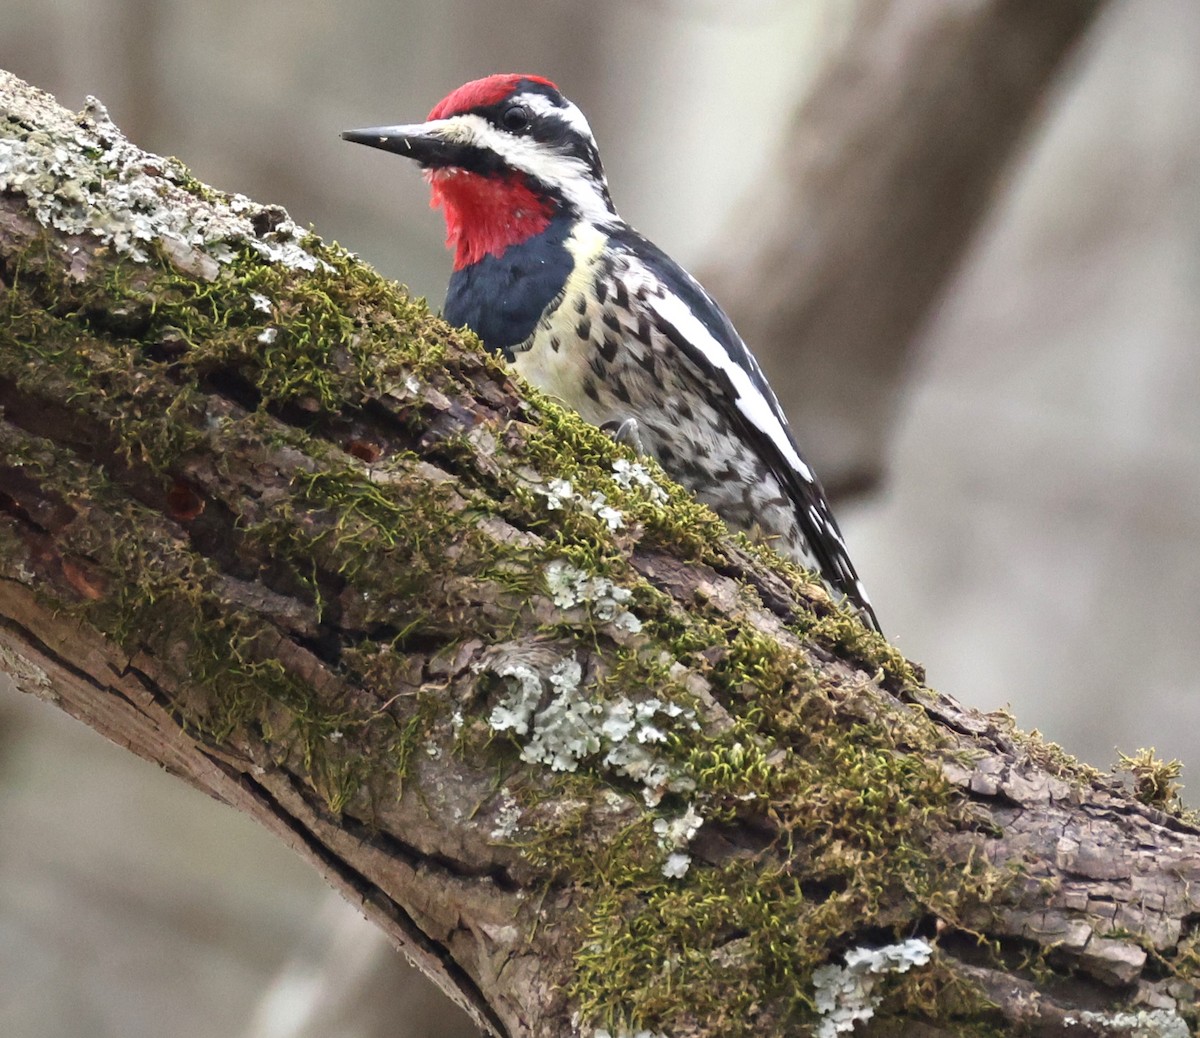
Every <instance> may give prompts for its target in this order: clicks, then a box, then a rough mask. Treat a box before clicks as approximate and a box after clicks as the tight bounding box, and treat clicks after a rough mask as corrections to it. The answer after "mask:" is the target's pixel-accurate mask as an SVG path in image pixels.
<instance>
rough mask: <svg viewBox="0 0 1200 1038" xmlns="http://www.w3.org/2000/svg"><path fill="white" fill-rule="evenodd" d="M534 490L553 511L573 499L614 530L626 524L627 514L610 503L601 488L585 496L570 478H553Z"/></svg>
mask: <svg viewBox="0 0 1200 1038" xmlns="http://www.w3.org/2000/svg"><path fill="white" fill-rule="evenodd" d="M534 490H535V491H536V492H537V493H539V494H541V495H542V496H543V497H544V498H545V499H546V507H547V508H549V509H550V510H551V511H558V510H560V509H562V508H563V507H564V506H565V505H566V503H567V502H568V501H573V502H575V504H577V505H578V506H579V507H580V508H582V509H583V510H584V511H585V512H587V513H588V514H589V515H594V516H595V517H596V518H597V519H599V520H600V521H601V522H603V523H604V525H605V526H607V527H608V528H609V529H610V530H613V531H614V532H615V531H616V530H620V529H622V528H623V527H624V526H625V516H623V515H622V514H621V512H620V510H619V509H617V508H614V507H613V506H612V505H610V504H609V503H608V497H607V496H606V495H604V494H602V493H601V492H600V491H599V490H595V491H593V492H592V493H591V494H590V495H589V496H587V497H584V496H583V495H582V494H581V493H579V491H577V490H576V489H575V487H574V485H573V484H572V483H571V481H570V480H569V479H552V480H550V481H548V482H547V483H546V484H545V486H535V487H534Z"/></svg>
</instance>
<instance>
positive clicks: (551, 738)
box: [481, 653, 696, 806]
mask: <svg viewBox="0 0 1200 1038" xmlns="http://www.w3.org/2000/svg"><path fill="white" fill-rule="evenodd" d="M481 669H485V670H488V671H490V672H491V673H493V674H496V675H497V676H499V677H501V678H504V679H505V681H506V691H505V693H504V695H503V696H502V697H501V699H500V701H499V702H498V703H497V704H496V705H495V706H494V707H493V708H492V711H491V714H490V715H489V716H488V724H489V726H490V727H491V729H492V730H493V731H495V732H511V733H512V734H513V735H514V736H516V737H517V740H518V742H519V744H520V746H521V759H522V760H524V761H527V762H529V763H530V764H544V765H546V766H547V767H549V768H551V769H552V770H554V771H576V770H577V769H578V768H579V765H580V764H581V763H582V762H583V761H585V760H589V759H594V760H595V761H596V763H597V764H598V765H599V767H601V768H602V769H609V770H611V771H612V772H613V773H614V774H616V775H619V776H623V777H626V778H631V779H633V780H634V781H635V782H638V783H640V784H641V786H642V798H643V799H644V800H645V802H646V803H647V804H649V805H650V806H655V805H656V804H658V803H659V802H660V801H661V800H662V798H663V796H664V795H665V794H667V793H678V792H691V791H692V790H693V789H694V788H695V782H694V781H693V780H692V779H691V778H689V777H688V776H686V775H684V774H683V773H682V772H681V771H680V769H679V768H678V767H677V766H675V765H673V764H672V763H671V762H670V761H668V760H667V759H666V758H665V757H663V756H662V755H661V754H660V753H659V752H657V750H656V746H657V745H658V744H659V743H662V742H663V741H665V739H666V728H667V727H669V726H670V725H672V724H678V723H683V724H687V725H688V726H689V727H694V726H695V724H696V721H695V714H694V712H693V711H692V710H690V709H686V708H684V707H681V706H679V705H678V704H676V703H669V702H664V701H662V700H660V699H658V698H656V697H653V696H647V697H646V698H645V699H640V700H633V699H629V698H627V697H625V696H618V697H617V698H615V699H608V700H605V699H598V698H596V697H595V696H594V695H592V693H591V690H590V689H589V688H588V687H587V686H586V685H585V684H584V681H583V668H582V666H581V665H580V663H579V661H578V660H577V659H576V658H575V655H574V654H573V653H572V654H571V655H570V656H566V657H563V658H560V659H557V660H555V661H554V662H553V663H551V664H549V665H548V666H545V665H541V664H539V663H537V662H534V661H532V660H529V659H523V658H521V657H520V656H519V655H518V656H516V657H514V658H509V659H503V658H500V659H495V658H493V659H492V660H490V661H489V662H488V663H486V664H484V665H483V667H482V668H481Z"/></svg>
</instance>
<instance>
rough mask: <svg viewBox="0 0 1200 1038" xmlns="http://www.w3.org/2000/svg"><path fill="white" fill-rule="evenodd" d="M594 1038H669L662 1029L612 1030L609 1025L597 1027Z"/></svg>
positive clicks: (593, 1033)
mask: <svg viewBox="0 0 1200 1038" xmlns="http://www.w3.org/2000/svg"><path fill="white" fill-rule="evenodd" d="M592 1038H667V1036H666V1035H665V1034H663V1033H662V1031H624V1030H617V1031H610V1030H609V1029H608V1028H607V1027H597V1028H596V1029H595V1030H594V1031H593V1032H592Z"/></svg>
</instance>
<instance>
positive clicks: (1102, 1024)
mask: <svg viewBox="0 0 1200 1038" xmlns="http://www.w3.org/2000/svg"><path fill="white" fill-rule="evenodd" d="M1063 1023H1064V1024H1065V1025H1066V1026H1067V1027H1074V1026H1076V1025H1078V1024H1082V1025H1084V1026H1085V1027H1087V1028H1089V1029H1090V1030H1092V1031H1099V1032H1100V1033H1101V1034H1111V1035H1113V1036H1114V1038H1117V1036H1118V1035H1119V1036H1120V1038H1189V1036H1190V1035H1191V1033H1192V1032H1191V1029H1190V1028H1189V1027H1188V1025H1187V1022H1186V1021H1185V1020H1184V1019H1183V1017H1181V1016H1180V1015H1179V1014H1178V1013H1176V1012H1175V1011H1174V1010H1173V1009H1149V1010H1147V1009H1143V1010H1140V1011H1139V1012H1136V1013H1095V1012H1091V1011H1087V1012H1082V1013H1079V1014H1077V1015H1075V1016H1068V1017H1067V1018H1066V1019H1064V1020H1063Z"/></svg>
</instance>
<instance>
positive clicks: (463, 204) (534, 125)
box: [342, 75, 617, 269]
mask: <svg viewBox="0 0 1200 1038" xmlns="http://www.w3.org/2000/svg"><path fill="white" fill-rule="evenodd" d="M342 137H343V139H344V140H348V141H353V142H355V143H356V144H366V145H369V146H370V147H372V148H382V149H383V150H384V151H394V152H395V153H396V154H398V155H403V156H405V157H406V158H410V159H415V160H416V161H417V162H418V163H420V165H421V167H422V168H423V169H424V170H425V171H426V172H425V176H426V179H427V180H428V181H429V184H430V187H431V189H432V199H431V203H430V204H431V205H433V206H435V207H436V206H441V207H442V209H443V212H444V213H445V217H446V244H447V245H448V246H449V247H450V248H452V249H454V250H455V269H459V268H461V267H464V266H468V265H470V264H472V263H476V262H478V261H479V260H480V259H482V258H483V257H484V256H485V255H488V254H489V253H490V254H492V255H497V256H498V255H500V254H501V253H503V252H504V250H505V249H506V248H508V246H510V245H513V244H516V243H518V242H521V241H524V240H526V239H527V238H529V237H532V236H533V235H535V234H538V233H540V232H541V231H543V230H544V229H545V228H546V227H547V225H548V224H549V222H550V220H551V219H553V218H554V216H556V215H557V214H559V213H564V214H566V215H567V216H570V217H574V218H579V219H585V220H589V221H591V222H593V223H598V224H605V223H611V222H613V221H615V220H616V219H617V216H616V213H615V211H614V210H613V206H612V200H611V199H610V198H609V195H608V185H607V183H606V182H605V179H604V168H603V166H601V164H600V153H599V151H597V149H596V141H595V139H594V138H593V137H592V130H591V127H590V126H588V122H587V119H585V118H584V116H583V113H582V112H581V111H580V110H579V109H578V108H576V107H575V105H573V104H572V103H571V102H570V101H568V100H567V99H566V98H565V97H563V96H562V94H560V93H559V92H558V88H557V87H556V86H555V85H554V84H553V83H551V82H550V81H549V80H548V79H543V78H541V77H540V76H522V75H498V76H488V77H487V78H486V79H477V80H474V81H473V82H471V83H467V84H466V85H465V86H461V87H459V88H458V89H457V90H455V91H454V92H453V93H451V94H449V95H448V96H447V97H445V98H444V99H443V100H442V101H440V102H439V103H438V104H436V105H435V106H434V107H433V110H432V111H431V112H430V113H429V119H428V120H427V121H426V122H423V123H410V124H407V125H401V126H372V127H369V128H367V129H363V130H349V131H347V132H346V133H343V134H342Z"/></svg>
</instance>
